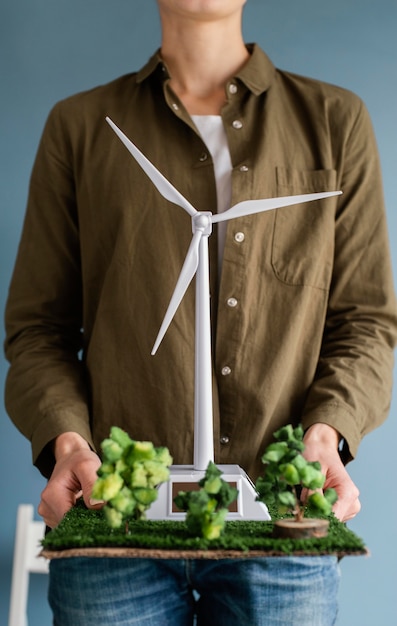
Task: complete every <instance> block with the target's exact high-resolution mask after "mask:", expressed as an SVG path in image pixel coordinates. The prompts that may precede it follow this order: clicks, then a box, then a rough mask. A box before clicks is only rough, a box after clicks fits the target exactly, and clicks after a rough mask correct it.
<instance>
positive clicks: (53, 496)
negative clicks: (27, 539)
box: [37, 483, 77, 528]
mask: <svg viewBox="0 0 397 626" xmlns="http://www.w3.org/2000/svg"><path fill="white" fill-rule="evenodd" d="M76 499H77V497H76V494H75V493H73V492H71V491H70V490H67V489H66V490H63V489H60V488H59V487H57V488H54V486H53V485H52V484H50V483H49V484H48V485H47V487H46V488H45V489H44V490H43V492H42V494H41V500H40V503H39V506H38V509H37V511H38V513H39V515H41V517H42V518H43V520H44V522H45V523H46V525H47V526H49V527H50V528H55V526H58V524H59V522H60V521H61V520H62V519H63V517H64V516H65V514H66V513H67V512H68V511H69V509H71V508H72V507H73V506H74V505H75V504H76Z"/></svg>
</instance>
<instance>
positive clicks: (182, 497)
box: [174, 461, 238, 541]
mask: <svg viewBox="0 0 397 626" xmlns="http://www.w3.org/2000/svg"><path fill="white" fill-rule="evenodd" d="M221 475H222V472H221V471H220V470H219V469H218V468H217V466H216V465H215V464H214V463H212V461H210V462H209V464H208V466H207V469H206V472H205V476H204V478H202V479H201V480H200V481H199V483H198V485H199V487H200V489H199V490H198V491H180V492H179V493H178V495H177V496H176V497H175V498H174V502H175V504H176V506H177V507H178V508H179V509H181V511H186V526H187V528H188V530H189V532H190V533H191V534H192V535H193V536H196V537H204V539H208V540H210V541H212V540H214V539H218V538H219V537H220V535H221V534H222V532H223V530H224V527H225V521H226V516H227V513H228V507H229V505H230V504H231V503H232V502H233V501H234V500H236V498H237V495H238V491H237V489H236V488H235V487H232V486H231V485H229V483H227V482H226V481H225V480H223V479H222V478H221Z"/></svg>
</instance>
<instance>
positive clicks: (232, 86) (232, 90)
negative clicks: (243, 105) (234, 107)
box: [229, 83, 237, 93]
mask: <svg viewBox="0 0 397 626" xmlns="http://www.w3.org/2000/svg"><path fill="white" fill-rule="evenodd" d="M229 93H237V85H236V84H235V83H230V85H229Z"/></svg>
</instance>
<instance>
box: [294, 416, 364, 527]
mask: <svg viewBox="0 0 397 626" xmlns="http://www.w3.org/2000/svg"><path fill="white" fill-rule="evenodd" d="M303 441H304V444H305V450H304V452H303V456H304V457H305V458H306V459H307V460H308V461H319V462H320V465H321V469H322V472H323V474H324V475H325V483H324V489H327V488H328V487H333V488H334V489H335V490H336V492H337V494H338V500H337V501H336V503H335V504H334V506H333V507H332V510H333V512H334V514H335V516H336V517H337V518H338V519H340V520H341V521H342V522H346V521H347V520H349V519H352V518H353V517H355V515H357V513H358V512H359V511H360V509H361V504H360V500H359V495H360V493H359V490H358V489H357V487H356V485H355V484H354V482H353V481H352V479H351V478H350V476H349V474H348V472H347V471H346V468H345V466H344V465H343V463H342V461H341V459H340V456H339V451H338V444H339V433H338V432H337V431H336V430H335V429H334V428H332V427H331V426H328V424H314V425H313V426H311V427H310V428H309V429H308V430H307V431H306V433H305V436H304V439H303ZM307 495H308V493H307V490H303V492H302V500H303V501H304V500H305V499H306V498H307Z"/></svg>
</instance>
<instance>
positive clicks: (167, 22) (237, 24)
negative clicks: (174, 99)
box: [161, 14, 249, 115]
mask: <svg viewBox="0 0 397 626" xmlns="http://www.w3.org/2000/svg"><path fill="white" fill-rule="evenodd" d="M162 25H163V38H162V45H161V53H162V57H163V59H164V61H165V63H166V65H167V67H168V69H169V71H170V75H171V81H170V85H171V87H172V89H173V90H174V92H175V93H176V95H177V96H178V98H179V99H180V100H181V102H183V104H184V106H185V107H186V109H187V110H188V112H189V113H190V114H191V115H204V114H215V115H218V114H219V113H220V111H221V109H222V106H223V104H224V102H225V85H226V83H227V81H228V80H229V79H230V78H231V77H232V76H233V75H234V74H235V73H236V72H237V71H238V70H239V69H240V68H241V67H242V66H243V65H244V64H245V63H246V61H247V59H248V57H249V53H248V51H247V49H246V47H245V44H244V41H243V37H242V33H241V15H237V14H232V15H230V16H227V17H225V18H222V19H218V20H195V19H191V18H190V19H189V18H181V17H180V16H178V18H176V17H175V16H174V15H167V14H166V15H162Z"/></svg>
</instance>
